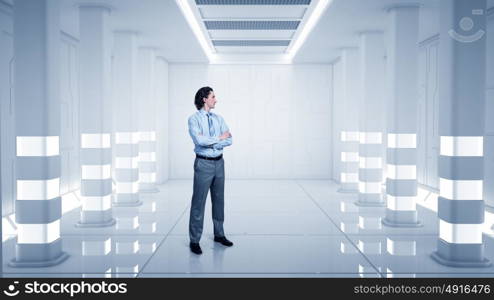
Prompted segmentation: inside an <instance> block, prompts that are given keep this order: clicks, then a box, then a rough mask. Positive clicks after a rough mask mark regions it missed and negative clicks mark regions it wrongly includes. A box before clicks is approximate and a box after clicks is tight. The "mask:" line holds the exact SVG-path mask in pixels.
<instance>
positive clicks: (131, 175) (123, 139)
mask: <svg viewBox="0 0 494 300" xmlns="http://www.w3.org/2000/svg"><path fill="white" fill-rule="evenodd" d="M114 37H115V40H114V47H113V49H114V50H113V51H114V54H113V55H114V56H113V91H114V92H113V101H114V105H113V113H114V115H113V116H114V131H115V151H114V154H115V173H114V178H115V181H116V194H115V196H114V202H113V205H114V206H138V205H141V204H142V202H141V200H140V198H139V169H138V163H139V162H138V156H139V132H138V129H137V91H136V89H137V87H136V81H137V80H138V76H137V46H136V42H137V33H136V32H134V31H117V32H115V35H114Z"/></svg>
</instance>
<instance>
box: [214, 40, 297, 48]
mask: <svg viewBox="0 0 494 300" xmlns="http://www.w3.org/2000/svg"><path fill="white" fill-rule="evenodd" d="M289 44H290V41H289V40H213V45H214V46H235V47H249V46H288V45H289Z"/></svg>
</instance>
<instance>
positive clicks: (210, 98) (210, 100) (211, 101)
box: [203, 91, 216, 109]
mask: <svg viewBox="0 0 494 300" xmlns="http://www.w3.org/2000/svg"><path fill="white" fill-rule="evenodd" d="M203 100H204V105H205V106H207V107H208V108H209V109H212V108H214V105H215V104H216V96H215V95H214V92H212V91H211V92H209V95H208V97H207V98H203Z"/></svg>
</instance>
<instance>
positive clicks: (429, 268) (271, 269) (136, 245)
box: [3, 180, 494, 277]
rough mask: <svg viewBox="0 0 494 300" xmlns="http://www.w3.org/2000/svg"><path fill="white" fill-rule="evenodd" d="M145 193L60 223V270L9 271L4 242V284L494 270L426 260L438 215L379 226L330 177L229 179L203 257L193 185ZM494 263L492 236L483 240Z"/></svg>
mask: <svg viewBox="0 0 494 300" xmlns="http://www.w3.org/2000/svg"><path fill="white" fill-rule="evenodd" d="M159 188H160V192H159V193H156V194H143V195H142V199H143V201H144V204H143V205H142V206H140V207H137V208H114V211H113V213H114V217H115V219H116V221H117V224H116V225H115V226H113V227H108V228H98V229H81V228H77V227H75V226H74V224H75V223H76V222H77V221H78V218H79V209H74V210H72V211H70V212H68V213H66V214H64V216H63V218H62V229H61V236H62V239H63V247H64V250H65V251H66V252H67V253H68V254H69V255H70V257H69V259H68V260H66V261H65V262H64V263H62V264H60V265H57V266H54V267H49V268H33V269H24V268H22V269H16V268H10V267H8V266H7V262H8V261H9V260H10V259H12V257H13V255H14V251H15V239H14V238H11V239H8V240H7V241H5V242H4V245H3V247H4V257H3V260H4V261H3V270H4V276H5V277H23V276H25V277H450V276H460V277H494V266H493V267H490V268H482V269H469V268H449V267H445V266H442V265H439V264H437V263H436V262H435V261H433V260H432V259H431V257H430V254H431V253H432V252H433V251H434V250H435V248H436V242H437V236H438V233H437V228H438V225H437V217H436V215H435V213H434V212H432V211H430V210H428V209H425V208H422V207H420V206H419V208H418V209H419V218H420V220H421V221H422V223H423V224H424V227H421V228H415V229H408V228H390V227H385V226H383V225H382V224H381V218H382V217H383V216H384V210H385V208H361V207H357V206H355V205H354V204H353V203H354V202H355V200H356V196H355V195H352V194H340V193H337V192H336V190H337V188H338V186H337V185H336V184H335V183H333V182H331V181H329V180H230V181H227V183H226V192H225V231H226V234H227V237H228V238H229V239H230V240H231V241H233V242H234V243H235V245H234V246H233V247H230V248H227V247H224V246H221V245H219V244H218V243H214V242H213V240H212V238H213V236H212V220H211V203H210V201H209V200H208V203H207V205H206V216H205V224H204V234H203V237H202V239H201V246H202V248H203V252H204V253H203V254H202V255H201V256H197V255H195V254H192V253H191V252H190V251H189V248H188V242H189V238H188V221H189V209H190V198H191V190H192V181H190V180H171V181H168V182H167V183H166V184H164V185H162V186H160V187H159ZM484 243H485V246H486V248H485V254H486V256H487V257H488V258H489V259H490V260H491V261H494V237H493V236H488V235H484Z"/></svg>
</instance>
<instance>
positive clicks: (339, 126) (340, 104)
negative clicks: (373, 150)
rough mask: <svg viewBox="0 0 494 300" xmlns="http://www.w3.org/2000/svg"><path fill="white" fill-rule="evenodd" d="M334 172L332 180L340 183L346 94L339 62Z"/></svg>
mask: <svg viewBox="0 0 494 300" xmlns="http://www.w3.org/2000/svg"><path fill="white" fill-rule="evenodd" d="M332 86H333V112H332V113H333V114H332V115H333V118H332V121H333V134H332V141H333V151H332V152H333V155H332V159H333V172H332V176H331V178H332V179H333V180H335V181H336V182H338V183H339V182H340V174H341V131H342V130H343V125H344V124H345V121H344V116H345V115H344V111H345V105H344V94H343V68H342V62H341V61H337V62H335V63H334V65H333V85H332Z"/></svg>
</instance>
